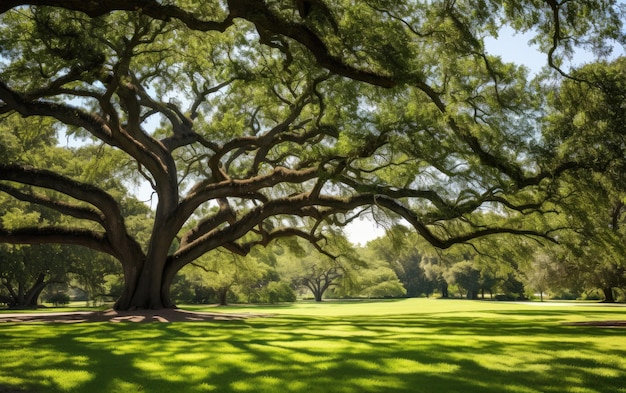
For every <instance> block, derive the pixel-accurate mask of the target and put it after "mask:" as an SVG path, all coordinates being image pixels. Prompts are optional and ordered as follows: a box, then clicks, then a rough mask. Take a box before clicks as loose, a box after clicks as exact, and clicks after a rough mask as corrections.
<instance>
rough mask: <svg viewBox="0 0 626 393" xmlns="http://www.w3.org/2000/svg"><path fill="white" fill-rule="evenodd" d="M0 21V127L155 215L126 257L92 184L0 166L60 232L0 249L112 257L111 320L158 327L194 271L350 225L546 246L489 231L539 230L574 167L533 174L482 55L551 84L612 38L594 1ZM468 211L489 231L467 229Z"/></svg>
mask: <svg viewBox="0 0 626 393" xmlns="http://www.w3.org/2000/svg"><path fill="white" fill-rule="evenodd" d="M0 15H1V16H0V48H1V53H0V55H1V58H0V114H13V113H18V114H20V115H21V116H24V117H45V118H52V119H54V120H55V121H56V122H57V125H56V127H60V128H61V129H62V130H63V131H64V132H66V133H67V134H68V135H74V136H77V137H81V138H83V139H84V143H92V144H100V145H101V149H102V151H104V152H108V151H111V152H112V151H116V152H120V151H121V152H123V153H124V154H125V156H126V159H125V160H120V162H119V166H120V168H126V170H124V172H123V173H128V171H127V169H128V168H130V167H133V168H134V171H135V174H136V176H137V178H140V179H141V180H142V181H144V182H146V183H147V184H149V185H150V187H151V188H152V190H153V194H154V195H153V198H154V200H155V201H156V211H155V213H154V217H153V229H152V233H151V235H150V237H149V239H148V240H147V241H145V242H140V241H139V240H138V239H136V238H134V237H133V236H132V235H131V232H130V231H129V229H128V225H127V221H126V220H125V215H124V211H123V209H122V207H121V205H120V203H119V200H118V199H116V198H114V197H113V196H112V195H111V194H110V193H109V192H107V191H106V190H105V189H104V188H102V187H100V185H99V184H98V182H97V179H92V180H91V181H86V180H84V179H77V178H73V177H71V176H68V175H64V174H62V173H58V172H56V171H51V170H49V169H46V168H43V167H38V166H35V165H32V164H31V163H29V162H13V161H10V162H2V164H1V165H0V181H1V185H2V192H4V193H6V194H8V195H10V196H11V197H13V198H16V199H18V200H21V201H24V202H28V203H33V204H39V205H41V206H43V207H45V208H47V209H53V210H56V211H57V212H60V213H62V214H63V215H66V216H68V217H71V218H72V221H71V224H64V225H58V224H55V223H49V224H46V225H35V226H24V227H20V228H10V229H9V228H0V241H2V242H8V243H66V244H78V245H82V246H86V247H90V248H92V249H95V250H98V251H101V252H105V253H108V254H110V255H112V256H114V257H115V258H117V259H118V260H119V261H120V263H121V264H122V266H123V269H124V275H125V290H124V293H123V295H122V296H121V298H120V299H119V300H118V301H117V303H116V307H117V308H119V309H128V308H161V307H172V306H173V304H172V302H171V300H170V296H169V287H170V283H171V282H172V279H173V277H174V275H175V274H176V272H178V271H179V270H180V269H181V268H182V267H183V266H185V265H187V264H189V263H191V262H193V261H194V260H195V259H196V258H198V257H200V256H201V255H203V254H204V253H206V252H208V251H211V250H214V249H217V248H222V249H225V250H228V251H230V252H233V253H238V254H247V253H248V252H249V251H250V249H251V248H252V247H254V246H257V245H266V244H268V243H270V242H271V241H272V240H274V239H277V238H280V237H285V236H299V237H302V238H304V239H306V240H308V241H310V242H311V243H313V244H314V245H316V246H317V247H319V248H320V249H322V248H323V246H324V239H325V234H326V233H327V231H328V230H329V228H332V227H337V226H341V225H344V224H346V223H347V222H349V221H350V220H352V219H354V218H355V217H357V216H359V215H362V214H366V213H368V212H375V213H376V214H387V215H389V216H390V217H391V218H399V217H401V218H403V219H404V220H406V221H407V222H408V223H409V224H411V225H412V226H413V227H414V228H415V229H416V230H417V231H418V233H419V234H420V235H421V236H423V237H424V238H425V239H426V240H427V241H428V242H430V243H432V244H433V245H435V246H437V247H442V248H446V247H449V246H451V245H453V244H456V243H460V242H467V241H470V240H472V239H475V238H477V237H481V236H484V235H489V234H493V233H500V232H507V233H517V234H529V235H538V236H542V235H545V233H537V231H536V230H534V229H533V228H532V227H528V226H526V225H524V221H522V220H514V221H512V222H509V220H508V219H509V218H511V217H515V216H516V215H519V214H526V215H528V214H531V213H532V212H540V211H541V209H540V205H541V202H542V200H544V199H545V198H546V196H547V195H548V194H549V187H548V183H549V180H550V179H551V178H553V177H554V176H555V175H558V174H559V173H561V172H563V171H564V170H566V169H567V168H570V167H572V166H573V165H576V163H575V162H570V161H565V162H560V163H557V164H554V163H553V162H551V161H550V160H548V159H546V158H545V157H546V155H547V157H549V156H550V153H551V152H550V151H549V149H544V148H541V147H542V143H543V141H542V140H541V138H540V137H539V136H538V135H537V132H536V124H535V122H534V121H533V118H534V117H535V116H537V115H538V113H539V112H538V110H537V109H538V108H537V107H538V101H537V100H536V96H535V95H534V94H533V91H532V88H531V86H530V85H529V84H528V83H527V79H528V76H527V74H526V72H525V70H524V69H523V68H520V67H517V66H515V65H512V64H506V63H503V62H502V61H501V60H500V59H499V58H497V57H493V56H490V55H489V54H487V53H486V51H485V47H484V44H483V39H484V38H485V37H486V36H488V35H493V34H496V33H497V31H498V28H499V27H500V26H501V25H502V24H503V23H508V24H509V25H510V26H512V27H513V28H515V29H517V30H520V31H527V30H533V31H535V32H536V33H537V40H538V42H539V43H540V45H542V48H543V49H544V50H545V53H546V58H547V63H549V64H550V65H551V66H552V67H553V68H554V69H557V70H558V71H560V72H563V71H562V70H561V69H560V68H559V66H560V64H561V63H560V59H561V58H562V56H563V55H566V54H567V51H568V50H570V49H571V48H573V47H575V46H576V45H578V44H581V43H583V44H590V45H591V44H593V45H594V47H595V48H600V49H602V43H603V41H604V39H606V38H612V37H615V36H617V35H618V34H619V28H620V25H621V21H620V18H619V16H618V15H617V12H616V11H615V9H614V2H612V1H609V0H607V1H603V0H599V1H563V2H558V1H556V0H546V1H545V2H541V1H540V2H527V1H511V2H505V3H502V2H498V1H484V0H465V1H449V0H445V1H424V2H418V1H409V0H407V1H395V0H394V1H387V0H366V1H359V2H351V1H347V0H345V1H334V2H332V4H331V2H324V1H322V0H294V1H289V0H284V1H278V0H264V1H262V0H228V1H204V2H192V1H185V0H173V1H156V0H128V1H127V0H124V1H121V0H110V1H102V2H94V1H76V0H56V1H54V0H52V1H50V0H46V1H44V0H34V1H21V0H5V1H3V2H2V4H0ZM127 180H136V179H127ZM485 209H488V210H490V211H492V212H498V213H499V215H500V217H501V218H502V220H495V221H493V222H491V223H490V224H489V225H485V224H483V223H482V222H481V221H480V220H479V221H476V220H475V219H474V216H475V215H476V214H477V215H478V216H480V215H481V212H482V211H484V210H485Z"/></svg>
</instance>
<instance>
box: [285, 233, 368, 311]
mask: <svg viewBox="0 0 626 393" xmlns="http://www.w3.org/2000/svg"><path fill="white" fill-rule="evenodd" d="M329 239H330V242H329V243H330V244H328V245H327V247H326V248H325V249H324V250H328V251H329V252H326V251H322V250H321V249H316V248H314V247H313V246H311V245H310V244H306V243H303V242H301V241H292V242H289V243H288V244H289V253H287V254H285V255H283V256H282V257H281V258H280V259H279V262H278V272H279V274H280V276H281V278H282V279H283V280H288V281H290V282H291V283H292V285H293V286H294V287H296V288H297V287H304V288H307V289H308V290H310V291H311V293H312V294H313V297H314V299H315V301H317V302H321V301H322V299H323V297H324V294H325V293H326V291H328V290H329V289H331V288H333V289H335V290H336V291H337V292H338V293H343V294H349V293H351V292H352V290H353V289H354V288H357V287H358V276H359V274H360V270H361V269H362V268H364V267H365V266H366V264H365V262H363V261H362V260H361V259H360V256H359V255H358V253H357V252H356V250H355V249H354V248H353V247H352V245H351V244H349V242H348V241H347V240H346V239H345V238H344V237H342V236H338V235H333V236H330V237H329ZM330 252H334V253H333V254H331V253H330Z"/></svg>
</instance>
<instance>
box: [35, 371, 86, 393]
mask: <svg viewBox="0 0 626 393" xmlns="http://www.w3.org/2000/svg"><path fill="white" fill-rule="evenodd" d="M32 375H33V377H35V378H37V379H39V380H41V381H42V384H43V385H44V386H47V387H49V388H51V389H54V390H60V391H63V392H72V391H75V390H76V389H77V388H79V387H80V386H82V385H84V384H85V383H86V382H87V381H89V380H91V379H93V378H94V375H93V373H91V372H89V371H86V370H66V369H54V368H52V369H43V370H38V371H35V372H33V374H32Z"/></svg>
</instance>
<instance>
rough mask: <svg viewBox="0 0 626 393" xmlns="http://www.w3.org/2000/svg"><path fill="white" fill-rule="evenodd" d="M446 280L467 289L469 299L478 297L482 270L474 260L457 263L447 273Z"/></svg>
mask: <svg viewBox="0 0 626 393" xmlns="http://www.w3.org/2000/svg"><path fill="white" fill-rule="evenodd" d="M445 276H446V280H447V281H448V282H449V283H450V284H456V285H457V286H459V287H460V288H462V289H464V290H465V293H466V297H467V298H468V299H478V293H479V290H480V270H478V269H476V268H475V267H474V263H473V262H472V261H461V262H457V263H455V264H454V265H453V266H452V267H451V268H450V269H449V270H448V271H447V272H446V273H445Z"/></svg>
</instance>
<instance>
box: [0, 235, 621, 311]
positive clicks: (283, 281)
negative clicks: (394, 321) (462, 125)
mask: <svg viewBox="0 0 626 393" xmlns="http://www.w3.org/2000/svg"><path fill="white" fill-rule="evenodd" d="M340 243H342V244H341V246H340V247H341V248H342V250H341V251H342V254H341V255H342V256H341V257H339V258H330V257H328V256H326V255H323V254H320V253H319V252H318V251H317V250H315V249H314V248H313V247H311V246H310V245H309V244H308V243H306V242H303V241H298V240H296V239H290V240H282V241H279V242H276V243H275V244H273V245H272V246H270V247H268V248H258V249H256V250H255V252H253V253H251V254H250V255H248V256H245V257H242V256H236V255H233V254H229V253H220V252H215V253H209V254H206V255H204V256H203V257H202V258H200V259H198V260H197V261H195V262H194V263H193V264H191V265H189V266H188V267H186V268H185V269H183V270H182V271H181V272H180V273H179V274H178V275H177V276H176V278H175V279H174V281H173V284H172V289H171V290H172V297H173V299H174V300H175V301H176V302H177V303H180V304H220V305H226V304H229V303H270V304H274V303H280V302H294V301H296V300H297V299H312V300H315V301H322V299H346V298H350V299H372V298H374V299H378V298H400V297H424V296H425V297H431V296H433V297H441V298H467V299H496V300H525V299H537V300H544V297H549V298H551V299H566V300H574V299H587V300H602V301H605V302H615V301H625V300H626V284H625V283H626V280H625V279H624V273H625V272H624V268H623V267H622V266H621V265H620V263H619V261H613V262H611V261H608V260H607V261H604V262H601V263H598V262H599V261H598V260H594V261H589V260H587V258H588V255H585V254H584V250H586V249H587V247H589V246H588V244H584V245H581V250H579V251H572V249H571V248H570V247H568V246H563V245H539V244H537V243H536V242H535V241H532V240H529V239H519V238H510V237H509V238H491V239H489V241H485V242H482V243H480V244H475V245H473V246H471V247H470V246H458V247H455V248H453V249H452V250H447V251H442V250H438V249H436V248H433V247H432V246H431V245H430V244H428V243H427V242H425V241H424V240H423V239H421V238H420V237H419V235H418V234H417V233H416V232H415V231H413V230H411V229H409V228H407V227H404V226H401V225H397V226H394V227H393V228H391V229H389V230H388V231H387V232H386V234H385V236H382V237H380V238H378V239H375V240H373V241H370V242H368V243H367V244H366V245H365V246H353V245H351V244H348V243H347V242H346V241H345V239H341V242H340ZM0 252H1V253H2V254H1V257H2V258H3V260H4V261H11V263H10V264H5V263H3V264H2V270H0V278H1V280H2V288H0V303H5V304H6V305H7V306H9V307H35V306H37V305H38V304H39V303H41V302H42V301H43V302H47V303H52V304H54V305H59V304H66V303H68V302H69V301H70V300H72V301H85V302H86V304H87V305H99V304H105V303H110V302H112V301H113V300H115V299H116V298H117V297H119V296H120V294H121V291H122V288H123V277H122V272H121V270H120V269H119V266H118V265H117V264H116V263H115V261H114V260H113V259H112V258H109V257H106V256H104V255H98V254H97V253H93V252H91V251H89V250H86V249H82V248H78V247H59V246H48V245H44V246H27V247H15V246H3V247H2V248H1V249H0Z"/></svg>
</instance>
